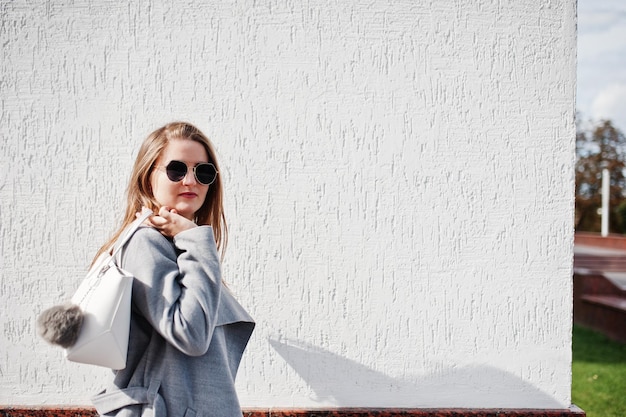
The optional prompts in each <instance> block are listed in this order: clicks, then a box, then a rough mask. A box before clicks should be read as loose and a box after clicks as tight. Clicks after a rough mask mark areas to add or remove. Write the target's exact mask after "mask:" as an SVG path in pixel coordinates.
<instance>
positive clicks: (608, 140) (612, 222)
mask: <svg viewBox="0 0 626 417" xmlns="http://www.w3.org/2000/svg"><path fill="white" fill-rule="evenodd" d="M625 167H626V137H624V134H623V133H622V132H620V131H619V129H617V128H616V127H615V126H613V124H612V123H611V122H610V121H609V120H604V121H601V122H600V123H599V124H596V125H594V126H591V127H590V128H589V129H588V130H584V129H582V128H581V126H580V123H577V128H576V167H575V169H576V221H575V226H576V231H589V232H599V231H600V227H601V218H600V215H599V214H598V210H599V209H600V208H601V207H602V194H601V191H602V170H603V168H606V169H608V170H609V173H610V175H611V180H610V192H609V195H610V197H609V202H610V203H609V205H610V212H611V214H610V215H609V231H611V232H613V233H616V232H617V233H622V232H623V231H624V230H625V228H626V224H625V223H624V222H623V221H622V216H619V215H617V208H618V207H619V206H620V204H621V203H623V202H624V201H625V198H624V190H626V178H625V177H624V168H625Z"/></svg>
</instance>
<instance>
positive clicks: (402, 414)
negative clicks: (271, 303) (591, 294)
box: [0, 405, 585, 417]
mask: <svg viewBox="0 0 626 417" xmlns="http://www.w3.org/2000/svg"><path fill="white" fill-rule="evenodd" d="M97 416H98V413H97V412H96V410H94V409H93V408H87V407H56V408H55V407H24V406H13V407H7V406H4V407H3V406H0V417H97ZM370 416H375V417H396V416H399V417H571V416H576V417H585V412H584V411H583V410H581V409H580V408H578V407H576V406H575V405H572V406H571V407H570V408H568V409H562V410H547V409H543V410H542V409H519V408H518V409H507V408H498V409H477V408H467V409H463V408H438V409H435V408H334V409H308V410H307V409H250V408H246V409H244V411H243V417H370Z"/></svg>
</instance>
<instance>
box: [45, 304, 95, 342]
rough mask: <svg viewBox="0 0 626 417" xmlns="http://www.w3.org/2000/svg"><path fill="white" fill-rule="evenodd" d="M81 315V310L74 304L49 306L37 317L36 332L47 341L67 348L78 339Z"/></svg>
mask: <svg viewBox="0 0 626 417" xmlns="http://www.w3.org/2000/svg"><path fill="white" fill-rule="evenodd" d="M83 317H84V316H83V312H82V310H81V309H80V307H79V306H77V305H75V304H63V305H57V306H54V307H50V308H49V309H47V310H44V311H43V312H42V313H41V314H40V315H39V317H38V318H37V333H39V336H41V337H42V338H43V339H44V340H45V341H46V342H48V343H51V344H53V345H59V346H61V347H63V348H69V347H71V346H73V345H74V344H75V343H76V340H77V339H78V334H79V333H80V328H81V326H82V324H83Z"/></svg>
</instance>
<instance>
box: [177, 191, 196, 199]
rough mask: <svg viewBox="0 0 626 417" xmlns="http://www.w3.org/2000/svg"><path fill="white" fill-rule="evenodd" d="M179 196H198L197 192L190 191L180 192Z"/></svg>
mask: <svg viewBox="0 0 626 417" xmlns="http://www.w3.org/2000/svg"><path fill="white" fill-rule="evenodd" d="M179 196H181V197H183V198H196V197H198V194H196V193H192V192H188V193H180V194H179Z"/></svg>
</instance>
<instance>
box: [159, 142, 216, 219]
mask: <svg viewBox="0 0 626 417" xmlns="http://www.w3.org/2000/svg"><path fill="white" fill-rule="evenodd" d="M171 161H181V162H184V163H185V164H186V165H187V175H185V177H184V178H183V179H182V180H181V181H178V182H173V181H171V180H170V179H169V178H168V177H167V174H166V173H165V166H167V164H169V163H170V162H171ZM200 162H209V156H208V155H207V152H206V149H204V146H202V144H200V143H198V142H195V141H193V140H189V139H174V140H170V141H169V142H168V144H167V145H166V146H165V149H163V152H162V153H161V156H159V158H158V159H157V160H156V163H155V169H154V170H153V171H152V176H151V178H150V184H151V185H152V193H153V195H154V198H155V199H156V201H157V202H158V203H159V204H160V205H161V206H167V207H169V208H170V209H175V210H176V211H177V212H178V214H180V215H181V216H184V217H186V218H188V219H189V220H193V219H194V217H195V213H196V212H197V211H198V210H199V209H200V207H202V204H204V199H205V198H206V195H207V191H209V186H208V185H202V184H200V183H199V182H198V180H197V179H196V177H195V175H194V171H193V167H195V166H196V165H197V164H199V163H200Z"/></svg>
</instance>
